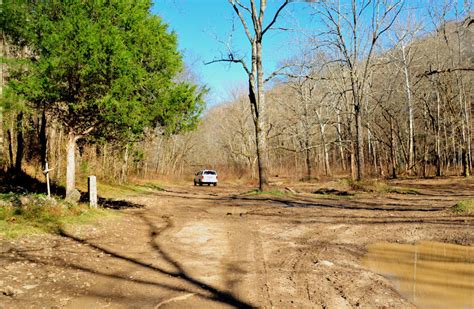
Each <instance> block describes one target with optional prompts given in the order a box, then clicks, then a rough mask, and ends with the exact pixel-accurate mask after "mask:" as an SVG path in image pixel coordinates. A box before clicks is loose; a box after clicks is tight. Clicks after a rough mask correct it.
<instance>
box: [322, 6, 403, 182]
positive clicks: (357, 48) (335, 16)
mask: <svg viewBox="0 0 474 309" xmlns="http://www.w3.org/2000/svg"><path fill="white" fill-rule="evenodd" d="M402 7H403V1H402V0H351V1H341V0H328V1H321V2H318V3H317V4H315V6H314V8H315V11H316V13H317V16H319V17H320V18H321V22H322V23H323V25H325V27H326V29H325V31H324V35H323V36H322V41H323V42H322V43H324V44H327V45H328V46H329V47H330V48H331V49H332V50H334V51H335V52H336V54H337V57H336V59H333V61H337V62H340V63H341V64H342V65H343V67H344V68H345V70H347V74H348V75H349V81H350V85H349V88H350V89H351V94H352V98H351V100H352V107H353V112H354V118H355V131H356V137H355V145H356V179H357V180H360V179H362V178H363V165H364V162H363V158H364V156H363V133H362V105H363V102H364V98H365V96H366V92H367V88H368V87H367V83H368V79H369V76H370V72H371V70H372V68H373V58H374V55H375V52H376V49H377V44H378V43H379V40H380V38H381V37H382V36H383V35H384V33H386V32H387V30H389V29H390V27H392V25H393V23H394V22H395V20H396V19H397V17H398V15H399V14H400V12H401V10H402Z"/></svg>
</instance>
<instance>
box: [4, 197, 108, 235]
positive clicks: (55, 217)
mask: <svg viewBox="0 0 474 309" xmlns="http://www.w3.org/2000/svg"><path fill="white" fill-rule="evenodd" d="M0 198H1V199H2V200H3V203H2V204H0V236H2V237H6V238H16V237H20V236H25V235H31V234H41V233H58V232H59V231H60V229H61V227H62V226H64V225H65V224H89V223H93V222H95V221H97V219H99V218H102V217H105V216H113V215H115V212H114V211H112V210H106V209H92V208H89V206H88V205H85V204H79V205H72V204H69V203H65V202H63V201H56V200H50V199H47V198H46V197H45V196H42V195H31V194H30V195H16V194H13V195H10V196H9V197H8V198H4V196H3V195H2V196H1V197H0Z"/></svg>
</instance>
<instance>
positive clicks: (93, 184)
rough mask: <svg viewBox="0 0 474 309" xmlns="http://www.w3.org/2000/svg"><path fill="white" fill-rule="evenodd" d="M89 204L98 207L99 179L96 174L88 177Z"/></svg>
mask: <svg viewBox="0 0 474 309" xmlns="http://www.w3.org/2000/svg"><path fill="white" fill-rule="evenodd" d="M88 190H89V206H90V207H93V208H97V181H96V177H95V176H89V177H88Z"/></svg>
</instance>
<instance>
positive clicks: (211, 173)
mask: <svg viewBox="0 0 474 309" xmlns="http://www.w3.org/2000/svg"><path fill="white" fill-rule="evenodd" d="M204 175H216V172H214V171H205V172H204Z"/></svg>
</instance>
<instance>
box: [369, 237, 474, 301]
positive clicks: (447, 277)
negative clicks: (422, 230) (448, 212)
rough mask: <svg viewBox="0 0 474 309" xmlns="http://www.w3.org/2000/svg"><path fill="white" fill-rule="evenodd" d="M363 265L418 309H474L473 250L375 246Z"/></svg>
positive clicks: (427, 244)
mask: <svg viewBox="0 0 474 309" xmlns="http://www.w3.org/2000/svg"><path fill="white" fill-rule="evenodd" d="M363 262H364V264H365V265H366V266H367V267H369V268H370V269H372V270H373V271H375V272H377V273H379V274H381V275H383V276H385V277H387V278H388V279H390V280H391V281H392V282H393V283H394V286H395V288H396V289H397V290H398V291H399V293H400V294H401V295H403V296H404V297H405V298H407V299H408V300H409V301H411V302H413V304H415V305H416V306H417V307H419V308H474V247H469V246H459V245H452V244H445V243H437V242H428V241H422V242H418V243H416V244H415V245H407V244H394V243H376V244H373V245H369V247H368V254H367V255H366V256H365V257H364V261H363Z"/></svg>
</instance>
